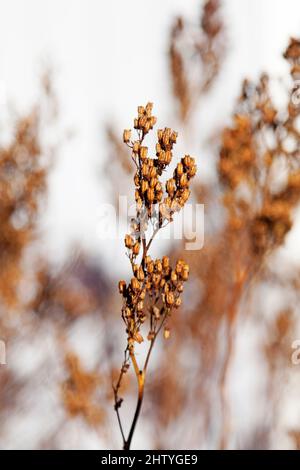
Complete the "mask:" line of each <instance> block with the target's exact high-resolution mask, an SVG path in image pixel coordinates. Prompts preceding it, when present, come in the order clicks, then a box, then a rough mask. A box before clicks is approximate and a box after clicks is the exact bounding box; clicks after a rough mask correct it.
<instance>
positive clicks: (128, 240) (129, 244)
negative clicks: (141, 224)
mask: <svg viewBox="0 0 300 470" xmlns="http://www.w3.org/2000/svg"><path fill="white" fill-rule="evenodd" d="M124 242H125V246H126V248H129V249H131V248H132V247H133V243H134V241H133V238H132V236H131V235H128V234H127V235H125V240H124Z"/></svg>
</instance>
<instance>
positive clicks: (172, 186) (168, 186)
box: [166, 178, 175, 196]
mask: <svg viewBox="0 0 300 470" xmlns="http://www.w3.org/2000/svg"><path fill="white" fill-rule="evenodd" d="M166 190H167V193H168V194H169V196H173V194H174V192H175V180H174V179H173V178H171V179H169V180H168V181H167V183H166Z"/></svg>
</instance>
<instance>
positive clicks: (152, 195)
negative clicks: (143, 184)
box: [147, 188, 154, 204]
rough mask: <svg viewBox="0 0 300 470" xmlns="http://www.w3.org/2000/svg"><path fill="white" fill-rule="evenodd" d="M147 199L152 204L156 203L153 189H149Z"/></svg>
mask: <svg viewBox="0 0 300 470" xmlns="http://www.w3.org/2000/svg"><path fill="white" fill-rule="evenodd" d="M147 199H148V201H149V202H150V204H151V203H152V202H153V201H154V190H153V189H152V188H149V189H148V190H147Z"/></svg>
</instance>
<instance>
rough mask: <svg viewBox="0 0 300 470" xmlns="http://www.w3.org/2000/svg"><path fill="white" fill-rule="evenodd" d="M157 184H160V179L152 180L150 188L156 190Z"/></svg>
mask: <svg viewBox="0 0 300 470" xmlns="http://www.w3.org/2000/svg"><path fill="white" fill-rule="evenodd" d="M157 184H158V179H157V178H151V180H150V188H152V189H154V188H155V187H156V185H157Z"/></svg>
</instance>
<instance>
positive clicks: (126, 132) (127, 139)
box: [123, 129, 131, 144]
mask: <svg viewBox="0 0 300 470" xmlns="http://www.w3.org/2000/svg"><path fill="white" fill-rule="evenodd" d="M130 138H131V130H130V129H125V130H124V132H123V141H124V143H125V144H128V142H130Z"/></svg>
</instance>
